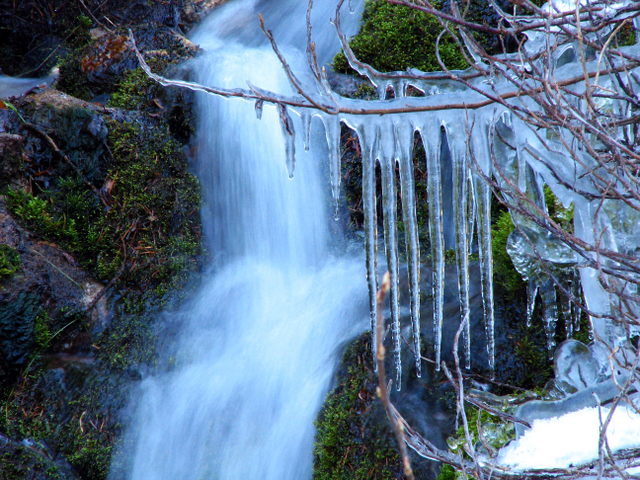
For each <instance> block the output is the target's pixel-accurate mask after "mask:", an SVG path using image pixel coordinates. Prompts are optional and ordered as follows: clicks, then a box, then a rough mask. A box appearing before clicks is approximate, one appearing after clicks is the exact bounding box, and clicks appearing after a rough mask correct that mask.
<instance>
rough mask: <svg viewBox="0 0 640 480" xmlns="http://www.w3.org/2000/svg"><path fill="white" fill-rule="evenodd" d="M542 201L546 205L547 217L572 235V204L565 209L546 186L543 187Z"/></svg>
mask: <svg viewBox="0 0 640 480" xmlns="http://www.w3.org/2000/svg"><path fill="white" fill-rule="evenodd" d="M544 201H545V203H546V204H547V211H548V212H549V216H550V217H551V218H552V219H553V221H555V222H556V223H557V224H558V225H559V226H560V228H562V230H564V231H565V232H567V233H573V203H572V204H571V205H570V206H569V208H565V207H564V205H562V202H561V201H560V200H559V199H558V198H557V197H556V196H555V195H554V194H553V192H552V191H551V189H550V188H549V186H548V185H545V186H544Z"/></svg>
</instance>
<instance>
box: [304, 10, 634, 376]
mask: <svg viewBox="0 0 640 480" xmlns="http://www.w3.org/2000/svg"><path fill="white" fill-rule="evenodd" d="M627 3H628V2H621V3H619V4H616V5H615V6H611V7H610V8H608V9H604V10H603V11H602V12H601V13H600V15H602V16H603V17H607V18H612V17H613V16H615V15H618V13H619V11H620V9H621V8H623V7H624V6H625V5H626V4H627ZM575 6H576V5H575V1H574V2H570V1H563V2H556V3H555V4H551V5H547V6H546V7H545V8H547V9H555V10H556V11H561V12H563V11H567V10H571V9H575ZM621 15H624V13H622V14H621ZM634 21H635V22H636V24H637V23H638V19H637V18H636V19H635V20H634ZM337 24H338V26H339V19H337ZM636 26H637V25H636ZM558 38H559V37H555V36H553V35H551V36H549V35H547V34H546V33H544V34H541V35H536V34H530V35H529V39H528V41H527V43H526V49H527V53H529V54H530V55H531V56H533V55H535V54H536V53H538V52H540V51H543V50H544V49H546V48H548V47H549V45H550V44H551V43H554V42H555V44H556V45H560V44H559V41H558ZM343 40H346V39H344V38H343ZM577 49H578V46H576V45H575V44H571V43H570V42H569V43H563V44H562V45H561V47H559V48H557V49H556V50H554V51H552V53H550V54H549V56H548V57H547V60H546V61H547V62H548V64H549V65H552V66H555V70H554V72H553V74H554V75H555V80H556V81H557V82H562V81H564V80H568V79H571V78H574V77H582V75H583V74H584V71H583V67H582V65H581V64H580V63H578V62H577V61H575V58H576V57H577V54H576V51H577ZM625 49H626V51H627V52H628V53H629V54H636V55H637V54H638V52H639V51H640V50H639V48H638V46H637V45H635V46H631V47H625ZM347 58H348V59H349V61H350V64H351V66H352V67H353V68H354V69H355V70H357V71H358V72H359V73H360V74H362V75H364V76H367V77H368V78H369V80H370V81H371V82H372V83H373V84H374V86H375V87H376V91H377V92H378V95H379V100H377V101H360V100H354V99H346V98H341V97H337V96H336V95H335V94H332V93H330V92H327V95H326V102H325V104H328V103H331V109H329V111H328V112H327V113H319V112H317V110H315V109H308V108H300V107H293V108H292V109H293V110H294V111H295V112H296V113H298V114H299V116H300V117H301V118H302V119H306V118H308V117H309V116H310V115H314V114H315V115H318V116H319V117H320V118H321V119H322V121H323V122H324V124H325V128H326V132H327V140H328V141H329V150H330V152H331V171H332V175H331V178H332V182H333V183H332V190H333V192H334V196H335V194H336V191H339V178H336V175H335V172H339V170H340V168H339V155H338V154H337V152H338V151H339V144H338V137H339V136H338V135H336V132H337V131H339V128H338V126H339V124H340V123H343V124H345V125H347V126H348V127H350V128H351V129H353V131H355V132H356V134H357V135H358V138H359V140H360V145H361V149H362V152H363V172H364V173H363V175H364V179H363V199H364V207H365V208H364V209H365V236H366V251H367V271H368V283H369V290H370V299H371V315H372V321H373V319H374V318H375V314H376V312H375V309H376V305H375V291H376V289H377V283H376V275H375V272H376V269H377V265H376V258H377V255H376V248H377V229H376V208H375V185H376V182H375V166H376V163H378V164H379V165H380V172H381V183H382V190H383V210H384V211H383V214H384V240H385V241H384V246H385V253H386V258H387V268H388V270H389V272H390V275H391V325H392V328H391V331H392V336H393V345H394V348H395V362H396V369H397V372H398V378H399V372H400V370H401V364H400V361H401V360H400V352H399V349H400V338H399V332H400V325H399V315H398V282H399V278H398V276H399V269H398V251H397V235H398V232H397V228H396V224H397V221H396V220H397V219H396V211H397V206H396V198H397V195H396V191H395V189H396V181H395V175H394V171H395V170H396V168H397V169H398V170H399V172H400V187H401V199H402V207H403V208H402V221H403V222H404V225H405V234H406V236H407V245H408V252H407V262H408V267H409V268H408V274H409V277H410V278H409V285H410V287H411V290H410V291H411V302H410V303H411V312H412V315H411V320H412V324H413V325H412V331H413V333H414V339H413V349H414V352H415V354H416V365H417V366H418V372H419V365H420V360H419V351H420V340H419V335H418V332H419V331H420V318H419V309H418V306H419V299H420V291H419V284H418V282H417V278H418V275H419V268H420V259H419V246H418V236H417V227H416V224H417V222H416V214H415V199H414V192H413V188H414V186H413V184H412V175H411V157H412V148H413V137H414V133H415V132H418V133H419V135H420V138H421V141H422V143H423V145H424V149H425V152H426V157H427V176H428V204H429V208H430V213H429V236H430V243H431V256H432V259H433V292H432V293H433V304H434V306H433V312H434V314H433V328H434V332H435V338H436V344H435V352H436V353H435V356H436V358H435V360H436V364H437V365H439V364H440V359H441V348H442V347H441V339H442V322H443V302H444V291H443V284H444V282H443V278H444V251H445V241H444V232H443V228H444V227H443V208H442V201H443V200H442V198H443V195H442V191H443V188H445V186H444V185H445V181H446V180H448V181H449V182H450V183H452V185H453V203H454V205H453V208H454V216H455V219H454V229H455V239H456V240H455V245H454V248H455V253H456V262H457V267H458V279H459V282H458V283H459V292H460V305H461V312H460V313H461V322H462V323H463V325H464V327H465V328H464V333H465V335H464V346H465V350H466V363H467V365H468V364H469V363H470V358H469V355H470V335H469V282H470V281H472V280H471V279H470V278H469V253H470V252H471V246H472V241H471V239H472V238H473V236H474V234H475V236H476V238H477V239H478V241H477V248H478V254H479V258H480V267H481V268H480V271H481V276H480V277H481V278H480V281H481V282H482V295H483V304H484V314H485V325H486V339H485V340H486V345H487V352H488V358H489V364H490V367H491V368H493V366H494V360H493V358H494V348H495V346H494V311H493V286H492V276H493V273H492V263H493V262H492V250H491V232H490V227H491V224H490V210H491V197H492V193H491V189H490V187H489V185H488V184H487V182H486V179H487V178H492V177H493V178H494V179H495V181H497V182H498V184H499V185H500V187H501V188H503V189H504V190H505V191H507V192H508V191H509V190H510V189H514V188H518V189H520V190H521V191H522V192H524V193H525V194H526V197H527V198H528V199H529V200H530V201H531V203H532V204H533V205H536V206H537V207H538V208H540V209H541V211H546V205H545V197H544V193H543V187H544V185H545V184H546V185H548V186H549V187H550V188H551V190H552V192H553V193H554V194H555V196H556V197H557V198H558V199H560V201H561V202H562V203H563V204H564V205H565V206H566V207H568V206H569V205H571V204H573V205H575V210H574V212H575V213H574V222H575V233H576V236H577V237H578V238H579V239H580V240H583V241H585V242H587V243H591V244H595V243H596V241H600V242H602V243H601V245H603V246H605V247H606V248H607V249H609V250H612V251H619V252H621V253H631V254H633V255H635V249H636V248H637V247H638V238H639V236H640V222H638V221H636V220H639V219H640V218H637V217H638V216H639V215H638V209H637V207H638V205H636V204H633V205H625V204H624V203H623V202H622V201H620V200H606V201H605V202H604V204H603V205H604V206H600V207H599V201H598V200H595V199H594V198H595V196H593V197H592V196H590V195H588V194H587V195H585V192H587V193H589V192H592V193H595V192H597V190H598V188H599V187H602V186H603V185H605V184H606V183H607V182H613V181H616V180H615V179H614V177H613V176H612V175H610V174H608V173H607V172H603V173H602V174H601V176H600V177H599V181H600V182H601V184H600V185H596V184H594V181H593V178H589V173H592V172H593V169H594V163H595V160H594V159H593V158H592V157H590V156H589V153H588V152H587V151H586V150H585V149H582V150H578V151H577V152H576V151H572V152H570V151H569V150H568V149H567V146H566V144H564V143H563V141H562V140H563V138H562V135H563V134H562V130H561V129H560V133H559V134H558V132H554V135H557V136H558V138H556V139H553V138H551V139H549V138H547V139H545V141H544V142H543V141H542V140H541V138H540V137H539V136H538V133H537V132H535V131H534V130H533V128H532V127H531V126H530V125H528V124H527V123H526V122H525V121H523V120H522V119H521V118H518V117H517V116H516V115H513V113H512V111H511V108H510V106H511V107H516V108H518V107H520V108H523V109H526V110H530V111H534V112H535V111H536V109H537V108H539V107H538V106H537V105H536V104H535V103H534V102H533V101H532V100H531V99H529V98H527V97H525V96H517V95H515V94H514V90H513V88H514V87H513V84H512V83H510V82H509V81H508V80H507V79H506V78H505V76H504V75H506V74H505V72H501V71H500V67H499V66H486V68H493V69H494V72H493V76H491V78H492V81H491V82H487V81H486V77H484V76H483V77H479V78H472V77H471V76H468V80H467V81H468V83H469V85H470V86H469V87H465V86H463V85H461V84H455V83H453V82H451V81H449V80H443V79H441V78H440V77H441V74H440V75H439V74H434V75H431V74H424V73H421V72H415V71H411V72H395V73H391V74H379V73H378V72H375V71H374V70H373V69H372V68H371V67H369V66H367V65H363V64H360V63H359V62H358V61H357V60H356V59H355V58H353V57H352V56H350V55H349V53H348V52H347ZM539 61H540V62H542V60H539ZM538 66H540V65H538ZM585 68H586V70H587V71H588V72H596V71H600V70H601V59H597V58H591V59H587V60H586V65H585ZM458 73H460V74H461V75H462V76H463V77H464V76H465V74H464V72H458ZM636 74H637V72H635V71H633V72H630V75H631V76H633V75H636ZM598 75H599V77H600V78H599V81H600V84H601V85H604V84H606V83H607V82H610V80H609V78H608V76H607V75H606V74H602V75H601V74H598ZM631 83H633V82H632V81H629V84H631ZM409 86H412V87H414V88H415V89H417V90H419V91H421V92H423V93H424V97H418V98H415V97H407V96H406V92H407V88H408V87H409ZM322 88H326V86H323V87H321V88H319V90H322ZM570 88H571V89H572V90H573V91H574V92H576V93H578V94H580V93H581V92H583V91H584V89H585V85H584V82H581V81H575V82H572V83H571V85H570ZM630 88H633V86H632V85H630ZM389 89H392V90H393V92H394V98H393V99H391V100H385V98H386V96H387V92H388V90H389ZM496 92H498V93H500V94H502V95H503V96H504V98H511V99H510V100H508V101H509V103H510V106H507V105H503V104H499V103H494V102H487V101H486V99H487V98H488V97H490V96H491V95H494V94H495V93H496ZM483 94H485V95H486V96H485V95H483ZM512 94H513V95H512ZM611 103H612V105H610V106H608V108H610V109H617V110H616V113H618V114H620V115H627V116H628V115H630V112H629V111H627V110H625V109H628V108H629V107H628V106H626V105H625V104H624V103H623V102H619V103H617V102H611ZM314 112H315V113H314ZM567 137H570V135H567ZM444 142H446V144H447V145H448V149H449V151H450V157H451V162H452V165H453V168H452V171H453V175H452V177H453V178H451V179H443V175H442V172H441V164H442V161H443V159H442V158H441V151H442V144H443V143H444ZM572 153H573V155H576V154H577V155H578V158H577V159H575V160H573V161H569V162H567V159H570V158H571V154H572ZM596 183H597V182H596ZM630 201H631V202H633V201H634V200H630ZM614 212H616V213H614ZM511 213H512V218H513V220H514V223H515V224H516V225H517V227H518V228H517V230H516V231H515V232H514V234H513V235H512V237H511V238H510V240H509V253H510V254H511V256H512V258H513V260H514V264H515V265H516V267H517V269H518V271H519V272H520V273H521V274H522V275H523V277H524V278H525V279H526V280H527V281H528V285H529V295H528V296H529V309H528V310H529V318H530V316H531V313H532V312H533V308H534V306H535V302H536V298H537V297H538V298H540V300H541V303H542V307H543V317H544V321H545V329H546V332H547V337H548V348H549V352H550V354H551V353H552V352H553V348H554V347H555V343H554V340H553V337H554V334H555V325H556V322H557V320H558V316H559V315H558V304H560V308H561V311H562V313H563V317H564V318H565V322H566V331H567V332H568V334H569V335H570V334H571V332H572V331H573V330H574V329H577V328H579V316H580V310H579V308H578V307H577V306H576V305H574V304H573V303H572V301H571V295H566V294H565V295H562V296H561V297H558V296H557V292H556V282H557V281H558V280H561V281H562V282H563V286H564V288H565V289H566V290H567V291H569V292H571V293H572V295H573V297H574V298H580V297H581V295H580V284H582V285H583V289H584V295H585V300H586V304H587V306H588V308H589V309H590V311H591V312H594V313H595V314H596V315H595V316H594V317H592V318H591V319H590V321H591V324H592V327H593V329H594V331H595V335H596V337H598V338H600V339H602V340H604V341H605V342H607V343H608V344H609V345H612V346H614V347H615V346H619V345H622V343H623V341H624V339H625V338H626V335H625V332H622V331H621V330H620V327H619V326H617V325H615V324H614V323H613V322H612V321H611V320H607V319H606V318H600V317H599V316H600V315H604V316H606V315H607V313H609V312H610V301H611V299H610V298H609V294H608V293H607V292H605V291H604V290H603V288H602V286H601V285H600V284H599V283H598V279H597V278H596V277H597V275H598V274H597V272H596V271H595V270H594V269H592V268H591V267H590V265H592V264H590V263H589V261H588V260H590V259H585V258H579V256H578V255H577V254H576V252H574V251H573V250H572V249H570V248H569V247H568V246H567V245H566V244H565V243H563V242H562V241H561V240H560V239H558V238H556V237H554V236H553V235H551V234H550V233H549V232H548V231H547V230H546V229H544V228H541V226H540V225H539V222H540V221H541V220H540V219H535V218H534V219H531V218H527V217H524V216H522V215H520V214H518V213H517V212H511ZM598 235H600V237H601V238H599V239H597V238H596V237H598ZM542 264H544V265H545V266H544V267H542V266H541V265H542ZM559 300H561V301H559ZM625 308H630V309H632V310H633V309H635V308H636V307H635V305H633V304H631V306H627V307H625ZM626 313H627V314H631V315H634V314H637V313H638V312H637V311H627V312H626ZM372 330H373V331H374V332H375V329H372ZM398 386H399V383H398Z"/></svg>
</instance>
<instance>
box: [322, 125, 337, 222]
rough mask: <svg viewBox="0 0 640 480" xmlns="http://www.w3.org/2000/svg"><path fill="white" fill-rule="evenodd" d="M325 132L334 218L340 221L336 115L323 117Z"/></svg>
mask: <svg viewBox="0 0 640 480" xmlns="http://www.w3.org/2000/svg"><path fill="white" fill-rule="evenodd" d="M322 122H323V123H324V131H325V134H326V136H327V144H328V146H329V172H330V177H331V195H332V196H333V201H334V212H333V215H334V218H335V219H336V220H337V219H338V202H339V200H340V162H341V159H340V118H339V117H338V116H336V115H323V116H322Z"/></svg>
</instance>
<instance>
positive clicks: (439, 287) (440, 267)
mask: <svg viewBox="0 0 640 480" xmlns="http://www.w3.org/2000/svg"><path fill="white" fill-rule="evenodd" d="M420 135H421V136H422V143H423V144H424V149H425V152H426V155H427V177H428V178H427V197H428V203H429V237H430V238H431V258H432V272H433V273H432V278H433V280H432V284H433V287H432V288H433V330H434V334H435V340H434V343H435V345H434V347H435V354H436V358H435V361H436V370H440V358H441V351H442V322H443V314H444V312H443V310H444V273H445V272H444V233H443V230H442V192H441V184H440V135H441V133H440V122H438V121H435V119H433V120H432V121H430V122H429V123H426V124H425V125H424V127H423V128H422V130H421V131H420Z"/></svg>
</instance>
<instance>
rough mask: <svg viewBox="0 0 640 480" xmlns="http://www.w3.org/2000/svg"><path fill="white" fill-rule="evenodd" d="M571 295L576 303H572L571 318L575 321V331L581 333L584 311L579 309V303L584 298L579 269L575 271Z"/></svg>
mask: <svg viewBox="0 0 640 480" xmlns="http://www.w3.org/2000/svg"><path fill="white" fill-rule="evenodd" d="M571 293H572V295H573V298H574V299H575V300H574V301H572V302H571V304H572V312H571V316H572V319H573V331H574V332H579V331H580V317H581V315H582V309H581V308H580V307H578V304H577V302H578V301H580V299H581V298H582V289H581V287H580V274H579V273H578V269H577V268H574V269H573V283H572V285H571Z"/></svg>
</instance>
